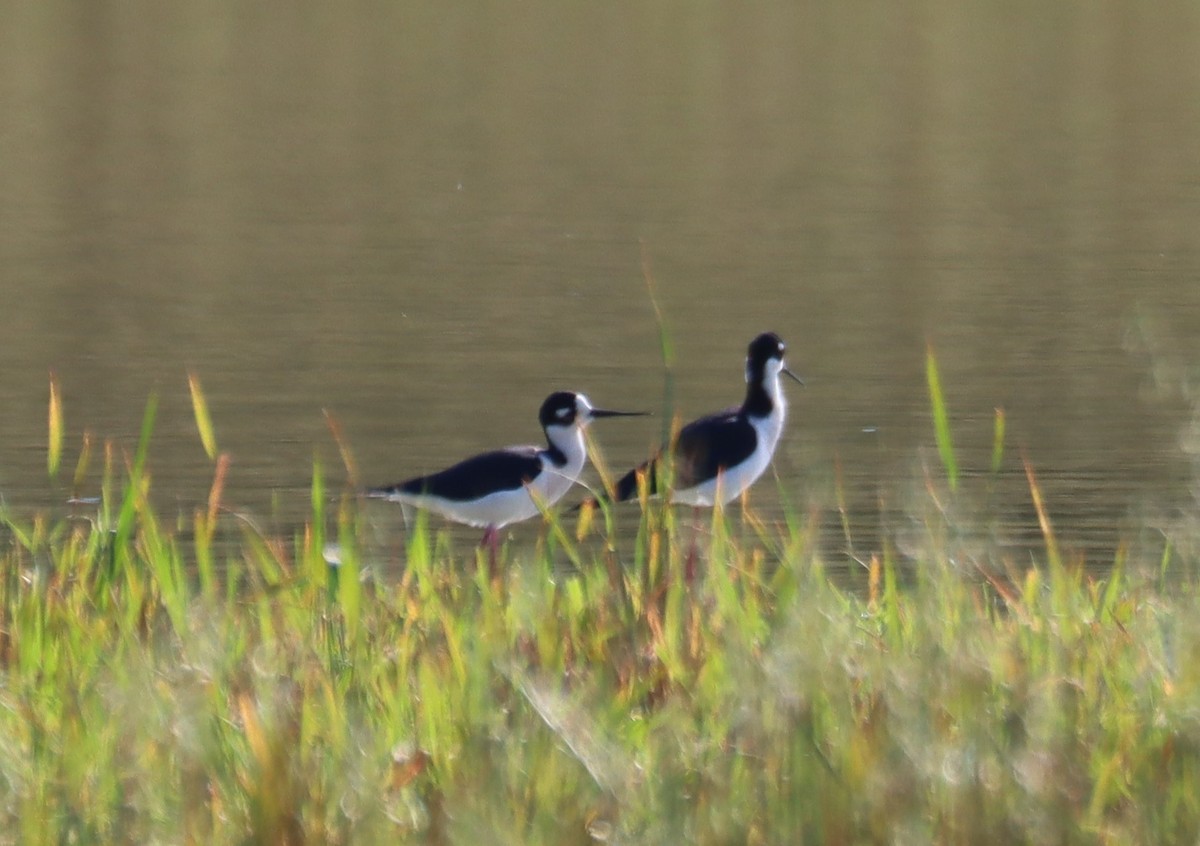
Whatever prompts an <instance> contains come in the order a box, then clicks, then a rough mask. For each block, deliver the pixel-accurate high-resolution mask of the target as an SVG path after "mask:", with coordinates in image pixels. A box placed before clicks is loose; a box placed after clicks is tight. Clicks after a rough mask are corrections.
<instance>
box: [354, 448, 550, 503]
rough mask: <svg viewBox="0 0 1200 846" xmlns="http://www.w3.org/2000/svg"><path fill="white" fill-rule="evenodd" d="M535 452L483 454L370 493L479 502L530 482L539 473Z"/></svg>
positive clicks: (540, 467)
mask: <svg viewBox="0 0 1200 846" xmlns="http://www.w3.org/2000/svg"><path fill="white" fill-rule="evenodd" d="M538 452H539V450H538V448H537V447H533V446H529V447H510V448H509V449H499V450H495V451H493V452H485V453H481V454H480V455H476V456H472V457H471V458H468V459H466V460H464V461H460V462H459V463H458V464H455V465H454V466H453V467H447V468H446V469H445V470H442V471H439V472H437V473H431V474H430V475H428V476H418V477H417V478H415V479H409V480H408V481H405V482H399V483H397V484H395V485H389V486H387V487H383V488H376V489H374V490H372V491H371V493H372V494H375V495H377V496H387V495H388V494H394V493H407V494H414V495H420V494H427V495H430V496H437V497H441V498H442V499H448V500H454V501H457V502H465V501H470V500H475V499H481V498H482V497H485V496H487V495H488V494H492V493H496V492H497V491H509V490H515V489H517V488H520V487H523V486H524V485H525V484H527V483H528V482H530V481H531V480H532V479H533V478H534V477H535V476H537V474H538V473H540V472H541V470H542V464H541V462H540V461H539V460H538Z"/></svg>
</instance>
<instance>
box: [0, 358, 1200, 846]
mask: <svg viewBox="0 0 1200 846" xmlns="http://www.w3.org/2000/svg"><path fill="white" fill-rule="evenodd" d="M934 375H935V376H936V374H934ZM931 384H936V379H931ZM193 395H194V396H200V397H201V400H202V395H201V394H199V392H198V386H194V387H193ZM57 403H58V400H57V396H56V394H54V392H53V391H52V402H51V426H50V428H51V432H52V435H51V447H52V448H51V456H52V457H51V460H50V468H49V469H50V472H51V474H52V475H53V474H54V473H55V472H56V471H57V464H58V461H59V455H60V454H61V444H60V445H59V448H58V449H55V448H54V441H55V438H56V436H55V434H54V432H55V430H56V429H57V431H58V432H61V428H62V427H61V420H59V421H58V422H57V423H56V422H55V421H56V416H60V415H61V409H60V408H58V406H57ZM939 406H941V399H940V395H938V394H937V392H935V394H934V410H935V414H934V416H935V422H936V423H937V426H938V438H939V449H940V450H941V451H942V456H943V459H944V461H943V464H944V467H945V468H947V470H948V471H949V472H948V475H947V479H946V480H945V481H944V482H937V483H931V485H930V488H929V500H928V501H927V502H921V503H913V512H914V514H918V515H920V523H921V525H922V531H923V532H924V534H925V536H926V537H925V540H926V543H925V544H924V548H925V549H927V550H928V551H927V552H926V553H925V554H924V557H923V558H921V559H920V560H913V559H911V558H905V559H903V560H901V559H899V558H898V557H897V556H896V555H895V554H894V553H893V552H892V551H891V550H890V548H889V547H887V546H886V545H885V546H884V547H883V548H882V549H881V550H879V552H878V554H876V555H875V556H873V557H871V558H869V559H868V560H866V561H864V562H863V563H864V567H863V569H862V571H861V573H860V574H859V575H858V576H856V577H854V578H852V580H851V582H850V583H847V581H846V579H844V578H841V579H832V578H830V577H829V576H828V575H827V573H826V571H825V569H824V567H823V565H822V562H821V560H820V556H819V554H818V553H817V552H816V543H815V539H816V538H815V532H816V530H815V528H814V527H815V525H816V523H817V520H816V515H815V513H814V514H812V515H808V516H807V517H806V516H804V515H801V514H795V515H794V516H792V517H790V518H788V519H787V520H785V521H784V522H782V523H781V524H779V525H764V524H763V523H762V522H760V521H759V520H758V519H757V518H756V517H755V516H754V512H753V510H743V509H742V508H740V507H739V508H736V509H732V510H731V511H730V512H729V513H728V514H726V515H720V514H717V515H711V516H706V517H705V518H704V524H703V525H702V526H699V527H697V526H695V525H693V524H691V523H689V522H686V521H685V520H684V519H683V518H684V517H685V516H687V515H685V514H676V513H675V512H674V511H672V510H671V509H667V508H663V507H661V506H657V505H654V504H650V505H648V506H647V507H645V508H644V509H642V510H641V511H639V510H638V509H637V508H636V507H635V506H634V507H630V508H628V509H624V510H621V511H619V512H617V513H615V514H614V513H606V514H601V515H598V517H599V518H605V519H604V520H603V521H601V520H599V519H598V520H597V522H605V523H606V525H605V527H604V528H601V529H597V530H589V531H587V532H584V533H582V534H581V535H580V534H577V533H576V527H575V526H573V525H566V524H562V523H559V522H557V521H555V520H550V521H548V522H546V523H544V524H543V525H542V527H541V528H540V529H539V528H538V527H536V526H535V525H534V524H532V523H531V524H529V525H527V526H524V527H521V528H519V529H518V530H517V532H516V535H517V536H518V537H520V538H521V539H522V540H521V542H520V544H519V545H515V546H512V547H510V549H509V550H508V551H507V552H506V560H505V561H504V562H503V566H502V567H500V568H499V571H498V574H497V575H496V576H495V577H493V576H491V575H490V574H489V573H488V568H487V567H486V566H483V562H482V560H481V558H480V557H479V555H478V554H477V553H476V551H474V550H463V549H454V548H453V545H452V541H451V540H450V538H449V536H447V535H446V534H444V533H438V532H434V531H431V529H430V528H429V526H428V525H426V524H425V523H424V522H420V521H419V522H418V523H417V524H416V525H415V526H414V527H413V528H412V530H411V531H410V532H409V533H408V535H407V540H406V544H407V545H406V548H405V549H403V550H401V551H400V552H399V558H400V559H401V560H400V561H399V562H395V564H396V565H397V566H393V567H392V568H390V569H389V570H387V572H388V573H389V574H390V575H388V576H387V577H384V576H383V575H382V573H383V572H384V569H380V568H379V567H377V566H374V565H376V564H378V563H379V562H368V561H366V559H365V557H363V556H361V555H360V554H359V553H358V552H357V551H356V548H355V542H354V539H355V538H356V537H358V536H359V535H360V528H361V527H360V526H359V525H358V521H359V520H360V517H359V514H358V511H357V508H356V504H355V502H354V500H353V498H352V497H349V496H347V497H344V498H343V499H342V500H341V503H340V506H339V507H338V508H337V513H336V514H328V515H327V514H325V503H326V502H327V501H328V500H329V497H328V496H327V494H326V492H325V490H324V488H323V485H322V482H321V474H320V472H319V469H318V472H316V473H315V481H314V485H313V516H312V520H311V522H310V523H309V524H308V525H307V526H305V527H304V528H303V530H301V531H299V532H298V533H297V535H296V536H295V537H293V538H279V537H266V536H264V535H262V534H260V533H259V532H258V531H257V530H256V529H255V527H254V526H253V525H252V524H251V523H250V522H248V521H246V520H243V519H240V518H237V517H233V516H230V515H229V513H228V512H226V511H225V509H224V508H223V506H222V502H221V497H222V489H223V476H224V467H225V463H224V462H223V460H222V459H221V457H220V456H219V455H218V454H217V450H216V449H215V441H214V440H213V439H212V435H211V424H209V423H207V416H206V413H202V402H201V403H198V407H197V419H198V421H200V422H201V433H202V436H203V435H204V434H205V429H206V428H208V434H207V437H205V438H204V440H205V445H206V449H208V448H209V444H213V448H212V449H210V450H209V452H210V455H212V456H214V462H215V464H214V466H215V468H216V470H215V481H214V484H213V487H212V491H211V492H210V494H209V501H208V504H207V506H206V507H204V508H201V509H198V510H197V511H196V513H195V514H194V515H189V516H188V518H187V520H186V521H184V522H186V523H187V525H186V526H181V525H180V524H179V523H178V522H176V521H174V520H173V521H171V523H170V524H169V525H165V524H164V522H162V521H160V519H159V518H158V517H157V516H156V515H155V513H154V511H153V509H152V508H151V506H150V503H149V491H150V481H149V478H150V477H149V471H148V463H147V446H148V442H149V436H150V431H151V430H152V428H153V422H154V406H153V403H152V404H151V405H150V406H149V408H148V409H147V415H146V425H145V426H144V428H143V438H142V442H141V444H140V445H139V448H138V450H137V452H136V454H134V455H133V456H131V457H129V458H128V459H127V460H126V461H125V463H124V469H123V470H122V471H121V472H119V473H118V472H117V471H116V470H115V469H114V468H115V467H117V466H119V465H120V462H119V461H118V460H117V457H115V456H114V451H113V450H112V449H111V448H110V449H108V450H107V451H106V455H105V459H104V467H105V469H104V482H103V485H102V488H103V495H102V496H101V497H100V498H99V499H98V500H97V501H96V502H94V503H91V504H89V506H88V507H89V508H90V509H91V510H90V511H89V513H88V515H87V519H84V520H80V519H72V520H68V519H66V518H56V517H45V516H38V517H33V518H26V519H17V518H15V517H13V516H11V515H8V516H6V517H5V519H4V521H3V529H0V532H2V533H3V534H2V536H0V542H2V549H0V843H14V844H15V843H21V844H49V843H55V844H59V843H230V844H251V843H252V844H305V843H374V842H390V843H397V842H399V843H407V842H412V843H432V844H437V843H473V844H478V843H489V844H490V843H512V844H568V843H581V844H583V843H595V842H604V843H670V844H677V843H701V844H717V843H720V844H725V843H750V844H755V843H762V844H774V843H822V844H825V843H833V844H842V843H846V844H850V843H873V842H878V843H914V844H916V843H972V844H977V843H1056V844H1057V843H1177V842H1190V843H1194V842H1196V840H1197V838H1198V837H1200V615H1197V613H1196V609H1197V601H1198V597H1197V587H1198V585H1200V577H1198V573H1197V570H1196V569H1194V568H1193V567H1192V564H1191V563H1190V562H1188V561H1187V560H1185V559H1184V558H1182V557H1180V556H1178V555H1174V554H1172V553H1171V552H1170V550H1169V549H1167V550H1166V551H1164V553H1163V557H1162V560H1161V561H1156V562H1153V565H1152V566H1148V565H1146V564H1144V563H1141V562H1131V561H1127V560H1126V558H1125V555H1124V553H1118V555H1117V557H1116V560H1114V561H1112V562H1105V563H1107V564H1109V565H1110V566H1109V567H1107V569H1105V570H1104V575H1103V577H1099V578H1098V577H1096V575H1095V573H1096V572H1097V571H1095V570H1085V568H1084V567H1083V566H1082V562H1079V561H1075V560H1073V559H1072V558H1071V556H1069V555H1063V554H1061V553H1060V551H1059V550H1058V549H1057V546H1056V544H1055V543H1054V541H1053V533H1052V529H1051V526H1050V523H1049V520H1048V518H1047V517H1046V514H1045V511H1044V509H1043V506H1042V504H1041V502H1040V497H1039V495H1038V488H1037V485H1036V480H1035V478H1034V476H1033V474H1032V472H1031V473H1030V476H1029V480H1030V490H1031V495H1032V497H1033V500H1034V502H1035V503H1036V508H1037V512H1038V516H1039V517H1040V518H1041V521H1042V531H1043V534H1044V537H1045V539H1046V553H1045V555H1044V556H1042V560H1038V561H1033V562H1026V561H1022V562H1020V565H1019V566H1017V565H1014V564H1012V563H1010V562H1007V561H1005V560H1004V559H1003V558H1002V557H1000V556H991V555H984V556H971V555H967V554H965V553H963V551H962V549H960V548H959V545H958V544H957V542H956V540H955V538H956V537H957V536H958V531H959V528H960V527H957V526H955V525H953V523H952V521H950V520H949V519H948V518H947V517H946V513H947V511H946V509H945V508H944V505H945V502H947V501H949V500H951V499H952V498H953V497H954V496H955V494H954V493H953V492H952V491H951V488H952V487H954V486H956V485H957V483H958V479H957V469H956V465H955V464H954V462H953V461H952V460H951V461H945V459H946V457H947V456H949V457H950V458H951V459H952V458H953V447H952V444H951V443H950V438H949V429H948V424H947V423H946V422H945V419H944V418H945V415H944V407H942V413H941V414H939V412H938V408H939ZM1002 424H1003V418H1001V417H998V423H997V432H998V443H999V440H1000V438H1001V437H1002V431H1003V425H1002ZM58 437H61V435H59V436H58ZM86 453H87V450H86V449H85V451H84V454H83V455H81V459H80V467H79V468H78V469H77V471H76V479H77V480H78V479H79V478H80V477H81V475H82V474H83V471H84V470H86V465H87V462H88V456H87V454H86ZM614 519H620V520H626V521H635V520H636V521H639V522H638V526H637V531H636V537H635V539H634V540H632V541H629V540H627V538H630V537H634V536H633V533H632V532H623V533H617V532H616V531H615V527H614V526H613V525H612V520H614ZM327 525H328V526H331V527H332V526H336V527H337V529H336V534H337V536H338V539H339V540H340V542H341V554H342V559H343V560H342V565H341V566H340V567H338V568H330V567H329V566H328V565H327V564H326V562H325V560H324V558H323V557H322V550H323V548H324V547H325V544H326V542H327V540H328V539H327V538H326V537H325V536H324V535H325V527H326V526H327ZM535 537H536V541H535V540H534V538H535ZM618 537H619V538H621V539H622V540H620V541H617V540H611V539H613V538H618Z"/></svg>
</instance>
